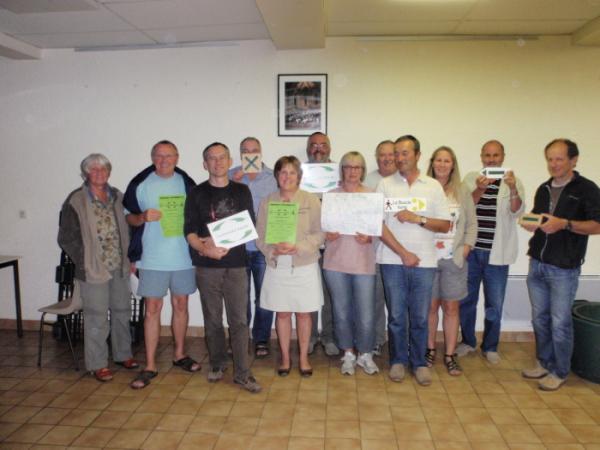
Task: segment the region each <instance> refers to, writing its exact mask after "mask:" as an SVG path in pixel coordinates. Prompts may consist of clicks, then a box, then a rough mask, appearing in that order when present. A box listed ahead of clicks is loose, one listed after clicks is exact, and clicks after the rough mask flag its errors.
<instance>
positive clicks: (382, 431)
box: [360, 421, 396, 441]
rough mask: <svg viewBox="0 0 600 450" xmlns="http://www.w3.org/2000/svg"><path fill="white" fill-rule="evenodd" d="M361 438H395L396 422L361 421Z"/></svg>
mask: <svg viewBox="0 0 600 450" xmlns="http://www.w3.org/2000/svg"><path fill="white" fill-rule="evenodd" d="M360 438H361V440H363V441H364V440H365V439H395V438H396V433H395V430H394V424H393V423H392V422H391V421H390V422H362V421H361V422H360Z"/></svg>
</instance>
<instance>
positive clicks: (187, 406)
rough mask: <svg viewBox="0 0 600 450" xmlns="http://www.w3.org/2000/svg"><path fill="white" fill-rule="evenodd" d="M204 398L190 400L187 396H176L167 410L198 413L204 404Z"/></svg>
mask: <svg viewBox="0 0 600 450" xmlns="http://www.w3.org/2000/svg"><path fill="white" fill-rule="evenodd" d="M202 403H203V400H190V399H187V398H176V399H175V400H174V401H173V403H171V406H169V409H168V411H167V413H168V414H191V415H196V414H197V413H198V411H199V410H200V407H201V406H202Z"/></svg>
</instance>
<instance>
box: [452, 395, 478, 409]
mask: <svg viewBox="0 0 600 450" xmlns="http://www.w3.org/2000/svg"><path fill="white" fill-rule="evenodd" d="M448 398H449V399H450V403H451V404H452V406H454V407H455V408H481V407H483V406H484V405H483V402H482V401H481V399H480V397H479V395H477V394H469V393H465V394H455V393H449V394H448Z"/></svg>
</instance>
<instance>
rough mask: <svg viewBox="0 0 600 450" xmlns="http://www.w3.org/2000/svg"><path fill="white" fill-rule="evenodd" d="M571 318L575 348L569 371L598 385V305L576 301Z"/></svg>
mask: <svg viewBox="0 0 600 450" xmlns="http://www.w3.org/2000/svg"><path fill="white" fill-rule="evenodd" d="M572 317H573V333H574V342H575V346H574V348H573V357H572V358H571V369H572V370H573V372H575V373H576V374H577V375H579V376H580V377H581V378H584V379H586V380H589V381H593V382H594V383H600V352H599V351H598V349H600V303H598V302H588V301H586V300H576V301H575V303H574V305H573V309H572Z"/></svg>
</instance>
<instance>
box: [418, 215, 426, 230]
mask: <svg viewBox="0 0 600 450" xmlns="http://www.w3.org/2000/svg"><path fill="white" fill-rule="evenodd" d="M425 225H427V217H425V216H421V218H420V219H419V226H422V227H424V226H425Z"/></svg>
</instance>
